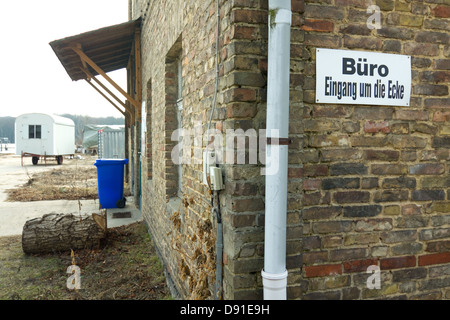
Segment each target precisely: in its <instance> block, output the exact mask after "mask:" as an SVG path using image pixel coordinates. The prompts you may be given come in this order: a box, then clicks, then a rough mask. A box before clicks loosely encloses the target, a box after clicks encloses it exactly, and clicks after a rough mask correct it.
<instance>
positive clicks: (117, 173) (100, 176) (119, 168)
mask: <svg viewBox="0 0 450 320" xmlns="http://www.w3.org/2000/svg"><path fill="white" fill-rule="evenodd" d="M127 163H128V159H97V160H96V161H95V163H94V165H95V166H96V167H97V182H98V199H99V202H100V206H101V207H102V208H103V209H107V208H123V207H125V202H126V199H125V197H124V196H123V180H124V165H126V164H127Z"/></svg>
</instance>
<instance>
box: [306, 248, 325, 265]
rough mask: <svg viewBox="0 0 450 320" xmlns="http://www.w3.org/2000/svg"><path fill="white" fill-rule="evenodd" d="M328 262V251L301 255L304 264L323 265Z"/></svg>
mask: <svg viewBox="0 0 450 320" xmlns="http://www.w3.org/2000/svg"><path fill="white" fill-rule="evenodd" d="M327 260H328V251H311V252H304V253H303V263H304V264H308V265H310V264H315V263H323V262H327Z"/></svg>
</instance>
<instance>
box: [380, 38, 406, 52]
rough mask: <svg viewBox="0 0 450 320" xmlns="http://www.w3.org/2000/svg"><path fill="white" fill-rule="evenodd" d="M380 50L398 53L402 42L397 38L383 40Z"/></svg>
mask: <svg viewBox="0 0 450 320" xmlns="http://www.w3.org/2000/svg"><path fill="white" fill-rule="evenodd" d="M382 51H383V52H394V53H400V52H401V51H402V43H401V42H400V41H398V40H384V41H383V48H382Z"/></svg>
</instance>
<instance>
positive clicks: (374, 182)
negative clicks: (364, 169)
mask: <svg viewBox="0 0 450 320" xmlns="http://www.w3.org/2000/svg"><path fill="white" fill-rule="evenodd" d="M378 186H379V182H378V178H363V179H362V180H361V189H375V188H378Z"/></svg>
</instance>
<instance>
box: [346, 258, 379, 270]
mask: <svg viewBox="0 0 450 320" xmlns="http://www.w3.org/2000/svg"><path fill="white" fill-rule="evenodd" d="M372 265H378V260H377V259H365V260H352V261H346V262H344V273H347V272H348V273H353V272H365V271H366V270H367V268H368V267H369V266H372Z"/></svg>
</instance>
